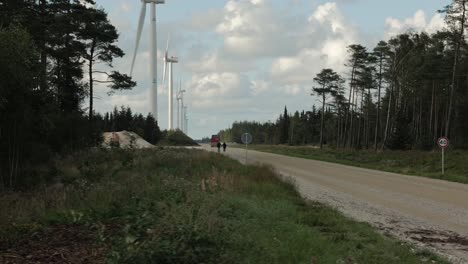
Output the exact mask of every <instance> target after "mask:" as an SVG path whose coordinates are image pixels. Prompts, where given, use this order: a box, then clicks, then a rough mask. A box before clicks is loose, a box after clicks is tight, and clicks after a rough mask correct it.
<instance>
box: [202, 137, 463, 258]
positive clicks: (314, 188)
mask: <svg viewBox="0 0 468 264" xmlns="http://www.w3.org/2000/svg"><path fill="white" fill-rule="evenodd" d="M204 148H205V149H206V150H209V151H212V149H211V148H209V147H208V146H204ZM226 154H227V155H228V156H230V157H233V158H235V159H238V160H240V161H244V160H245V151H244V150H242V149H233V148H230V149H228V152H227V153H226ZM248 157H249V159H248V161H249V163H263V164H270V165H272V166H273V167H274V168H275V169H276V170H277V171H278V172H279V173H281V174H282V175H284V176H290V177H292V178H294V179H295V181H296V184H297V186H298V189H299V191H300V192H301V194H302V195H303V196H304V197H307V198H309V199H312V200H316V201H320V202H323V203H326V204H329V205H331V206H333V207H335V208H337V209H338V210H340V211H341V212H343V213H344V214H346V215H348V216H350V217H352V218H354V219H357V220H359V221H364V222H368V223H370V224H372V225H373V226H375V227H377V228H378V229H379V230H381V231H383V232H388V233H390V234H392V235H394V236H397V237H399V238H400V239H403V240H407V241H411V242H413V243H415V244H417V245H420V246H424V247H427V248H431V249H433V250H435V251H436V252H438V253H439V254H442V255H445V256H447V257H449V258H450V260H451V261H452V262H454V263H468V185H464V184H458V183H452V182H445V181H440V180H433V179H427V178H422V177H414V176H405V175H400V174H395V173H388V172H381V171H375V170H369V169H362V168H356V167H350V166H345V165H339V164H333V163H327V162H321V161H314V160H307V159H300V158H293V157H287V156H282V155H276V154H270V153H263V152H257V151H249V156H248Z"/></svg>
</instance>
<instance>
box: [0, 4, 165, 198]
mask: <svg viewBox="0 0 468 264" xmlns="http://www.w3.org/2000/svg"><path fill="white" fill-rule="evenodd" d="M118 37H119V34H118V32H117V30H116V28H115V27H114V26H113V25H112V24H111V23H110V22H109V19H108V16H107V13H106V12H105V11H104V10H102V9H99V8H96V7H95V2H94V1H92V0H3V1H0V190H2V189H11V188H14V187H15V186H24V185H25V184H24V183H25V182H28V181H32V179H35V178H38V177H39V176H38V175H37V173H38V170H36V167H37V166H38V165H42V166H43V165H44V164H47V162H48V161H49V160H50V159H51V158H52V157H54V156H56V155H57V154H66V153H70V152H74V151H79V150H81V149H84V148H89V147H92V146H96V145H98V144H99V143H100V141H101V140H102V131H103V129H106V130H107V129H108V128H109V126H110V125H109V124H117V125H119V124H120V123H119V122H114V121H115V120H116V119H118V118H121V117H122V115H121V112H119V113H118V114H116V113H113V114H109V115H106V116H101V115H99V114H97V115H96V114H95V111H94V87H95V84H96V83H104V84H106V85H107V86H108V87H109V93H114V92H117V91H121V90H128V89H132V88H133V87H134V86H135V85H136V83H135V82H134V81H133V80H132V79H131V78H130V77H129V76H127V75H125V74H122V73H120V72H118V71H115V70H113V67H112V66H113V61H114V60H115V59H116V58H120V57H122V56H124V52H123V51H122V50H121V49H120V48H119V47H118V46H117V44H116V43H117V40H118ZM101 76H104V78H101ZM151 118H152V117H147V118H142V116H139V115H138V116H133V117H132V121H131V122H132V124H133V125H135V124H136V123H139V125H138V127H139V128H140V130H141V131H140V132H141V133H142V134H143V135H149V134H151V133H153V134H157V133H159V132H158V131H159V128H157V123H155V121H154V118H153V119H151ZM150 127H151V128H152V129H154V131H152V132H151V133H149V132H147V131H145V129H150ZM148 137H149V136H148Z"/></svg>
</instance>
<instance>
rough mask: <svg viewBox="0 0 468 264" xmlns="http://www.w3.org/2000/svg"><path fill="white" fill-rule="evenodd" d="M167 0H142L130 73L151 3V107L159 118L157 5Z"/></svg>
mask: <svg viewBox="0 0 468 264" xmlns="http://www.w3.org/2000/svg"><path fill="white" fill-rule="evenodd" d="M165 3H166V1H165V0H141V4H142V5H141V11H140V20H139V21H138V30H137V36H136V43H135V51H134V55H133V60H132V68H131V70H130V75H131V76H132V75H133V69H134V66H135V60H136V55H137V52H138V46H139V45H140V39H141V33H142V31H143V25H144V23H145V16H146V4H150V12H151V23H150V78H151V88H150V104H151V106H150V109H151V113H152V114H153V116H154V118H155V119H156V120H158V106H157V103H158V98H157V96H158V91H157V89H158V88H157V76H158V75H157V58H156V57H157V52H158V50H157V42H156V5H157V4H165Z"/></svg>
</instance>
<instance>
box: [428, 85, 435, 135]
mask: <svg viewBox="0 0 468 264" xmlns="http://www.w3.org/2000/svg"><path fill="white" fill-rule="evenodd" d="M434 92H435V81H434V80H432V94H431V114H430V117H429V133H430V137H431V138H432V137H433V136H434V134H433V133H432V132H433V131H432V128H433V126H432V120H433V118H434V102H435V99H434Z"/></svg>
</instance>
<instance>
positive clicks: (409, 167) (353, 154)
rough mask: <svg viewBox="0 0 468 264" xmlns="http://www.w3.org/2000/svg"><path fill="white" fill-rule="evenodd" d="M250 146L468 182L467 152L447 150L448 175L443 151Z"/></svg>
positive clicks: (340, 162)
mask: <svg viewBox="0 0 468 264" xmlns="http://www.w3.org/2000/svg"><path fill="white" fill-rule="evenodd" d="M249 148H250V149H253V150H257V151H263V152H269V153H275V154H281V155H286V156H291V157H298V158H305V159H313V160H320V161H326V162H333V163H339V164H344V165H350V166H356V167H362V168H368V169H375V170H382V171H388V172H395V173H401V174H406V175H414V176H423V177H428V178H433V179H441V180H446V181H453V182H459V183H468V163H467V162H466V161H467V160H468V152H467V151H462V150H446V152H445V175H442V164H441V153H440V151H432V152H427V151H426V152H425V151H384V152H375V151H368V150H359V151H356V150H338V149H323V150H320V149H317V148H312V147H307V146H305V147H296V146H284V145H280V146H272V145H252V146H249Z"/></svg>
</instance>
